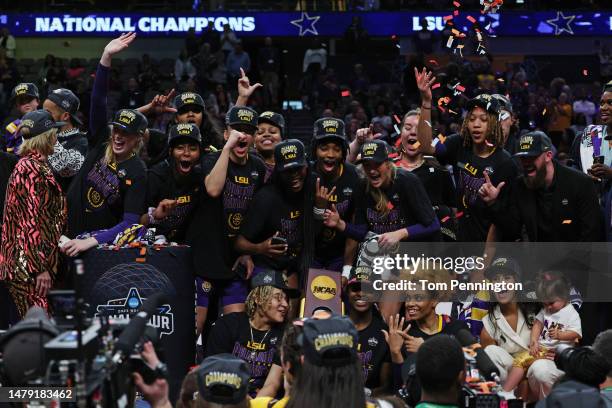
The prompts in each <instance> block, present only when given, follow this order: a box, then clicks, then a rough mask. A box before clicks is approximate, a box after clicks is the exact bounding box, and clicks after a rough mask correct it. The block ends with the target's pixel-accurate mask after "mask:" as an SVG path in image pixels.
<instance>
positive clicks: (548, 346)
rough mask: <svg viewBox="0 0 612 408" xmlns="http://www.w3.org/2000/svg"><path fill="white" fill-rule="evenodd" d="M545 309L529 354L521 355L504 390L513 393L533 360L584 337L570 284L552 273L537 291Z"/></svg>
mask: <svg viewBox="0 0 612 408" xmlns="http://www.w3.org/2000/svg"><path fill="white" fill-rule="evenodd" d="M536 293H537V294H538V298H539V299H541V300H542V304H543V306H544V307H543V308H542V309H541V310H540V312H539V313H538V314H537V315H536V319H535V322H534V323H533V327H532V328H531V342H530V344H529V351H525V352H522V353H519V354H518V355H517V356H516V357H515V358H514V361H513V362H512V370H510V373H509V374H508V378H507V379H506V382H505V383H504V391H512V390H514V389H515V388H516V387H517V386H518V385H519V383H520V382H521V380H522V379H523V378H524V377H525V373H526V372H527V369H528V368H529V367H530V366H531V364H533V362H534V361H536V360H539V359H543V358H546V354H547V353H548V352H549V351H551V350H552V351H554V350H555V348H556V347H557V346H558V345H560V344H567V345H574V344H576V342H577V341H578V340H580V338H581V337H582V324H581V322H580V316H579V315H578V312H577V311H576V309H575V308H574V306H572V305H571V303H570V302H569V299H570V284H569V282H568V281H567V279H566V278H565V277H563V276H562V275H558V276H557V274H555V273H552V272H545V273H543V274H542V275H541V277H540V280H539V282H538V286H537V289H536Z"/></svg>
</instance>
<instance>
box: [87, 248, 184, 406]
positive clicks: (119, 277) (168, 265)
mask: <svg viewBox="0 0 612 408" xmlns="http://www.w3.org/2000/svg"><path fill="white" fill-rule="evenodd" d="M139 251H140V249H136V248H128V249H121V250H119V251H111V250H103V249H92V250H90V251H87V252H86V253H85V254H84V255H83V262H84V266H85V276H84V278H83V279H82V288H81V290H82V291H83V292H82V293H83V296H84V298H85V302H86V303H88V304H89V305H90V310H89V314H90V316H94V315H96V314H98V315H99V314H104V315H110V316H112V317H115V318H118V319H121V318H126V317H127V316H129V315H131V314H133V313H135V311H136V310H138V308H139V307H140V305H141V304H142V302H143V301H144V300H145V299H146V298H147V297H148V296H150V295H152V294H153V293H155V292H158V291H161V292H163V293H165V294H166V295H167V296H168V299H169V302H168V304H166V305H162V307H160V308H159V309H158V313H157V314H156V315H155V316H153V317H152V319H151V320H150V321H149V324H150V325H153V326H155V327H157V329H158V332H159V334H160V341H161V346H162V347H163V349H164V350H165V354H164V357H165V362H166V364H167V365H168V372H169V378H168V382H169V384H170V396H171V398H172V400H173V401H174V400H175V399H176V398H175V397H176V396H177V395H178V392H179V391H180V387H181V381H182V379H183V377H184V376H185V375H186V374H187V372H188V370H189V367H191V366H192V365H193V362H194V358H195V354H194V353H195V328H194V322H195V309H194V296H195V295H194V278H193V273H192V270H191V264H190V262H189V260H190V259H191V254H190V251H191V249H190V248H188V247H168V248H161V249H160V250H149V251H148V253H147V254H146V255H145V256H141V255H139ZM137 258H140V259H139V261H140V262H136V259H137ZM142 261H144V262H142Z"/></svg>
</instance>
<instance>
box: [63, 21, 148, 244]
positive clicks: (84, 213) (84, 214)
mask: <svg viewBox="0 0 612 408" xmlns="http://www.w3.org/2000/svg"><path fill="white" fill-rule="evenodd" d="M135 37H136V34H135V33H130V34H122V35H121V36H120V37H119V38H115V39H114V40H112V41H111V42H109V43H108V44H107V45H106V47H105V48H104V52H103V53H102V57H101V58H100V63H99V64H98V69H97V71H96V79H95V82H94V86H93V90H92V94H91V110H90V116H89V152H88V153H87V157H86V159H85V162H84V163H83V166H82V167H81V170H80V172H79V174H78V175H77V176H75V178H74V180H73V182H72V184H71V186H70V188H69V190H68V200H69V202H70V207H69V208H68V210H69V213H68V233H67V234H68V235H69V236H76V238H75V239H73V240H71V241H69V242H67V243H66V244H64V245H63V246H62V251H63V252H64V253H65V254H67V255H68V256H77V255H78V254H80V253H82V252H84V251H86V250H88V249H90V248H93V247H95V246H96V245H98V244H104V243H111V244H112V243H116V242H119V241H118V237H119V236H123V237H124V240H123V241H121V243H124V242H127V241H126V240H125V238H126V237H127V238H128V240H129V239H131V238H133V237H134V234H133V233H134V231H139V229H138V228H133V226H134V225H138V224H139V220H140V216H141V214H143V213H144V212H145V196H146V168H145V165H144V163H143V162H142V160H140V158H139V157H138V154H137V153H138V151H139V149H140V147H141V146H142V144H143V138H144V137H145V133H146V131H147V125H148V123H147V119H146V117H145V116H144V115H143V114H142V113H140V112H138V111H136V110H132V109H120V110H119V111H117V112H116V113H115V115H114V117H113V121H112V122H111V123H110V125H111V126H108V125H107V122H106V117H107V116H106V110H107V105H106V99H107V97H106V96H107V93H108V83H109V74H110V65H111V60H112V58H113V56H114V55H115V54H117V53H119V52H120V51H122V50H124V49H126V48H127V47H128V46H129V44H130V43H131V42H132V41H133V40H134V38H135ZM132 229H134V231H132ZM130 232H131V233H130Z"/></svg>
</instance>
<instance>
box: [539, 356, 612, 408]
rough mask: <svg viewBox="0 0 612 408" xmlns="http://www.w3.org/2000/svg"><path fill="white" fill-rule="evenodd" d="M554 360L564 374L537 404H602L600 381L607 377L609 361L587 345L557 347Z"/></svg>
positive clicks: (545, 405) (594, 405)
mask: <svg viewBox="0 0 612 408" xmlns="http://www.w3.org/2000/svg"><path fill="white" fill-rule="evenodd" d="M555 364H557V367H558V368H559V369H560V370H563V371H564V372H565V376H564V377H563V378H562V379H561V380H560V381H559V382H558V383H557V384H556V385H555V387H554V388H553V389H552V392H551V393H550V395H549V396H548V397H546V399H545V400H542V401H540V402H538V404H537V405H536V408H545V407H561V408H563V407H601V406H603V398H602V395H601V394H600V393H599V385H600V384H601V383H603V382H604V381H605V380H606V375H607V374H608V373H609V372H610V365H609V364H608V362H607V361H606V360H605V359H603V358H602V356H601V355H599V354H598V353H596V352H595V351H594V350H593V349H592V348H590V347H577V348H573V347H566V348H565V349H563V350H561V351H560V350H559V349H557V356H556V357H555Z"/></svg>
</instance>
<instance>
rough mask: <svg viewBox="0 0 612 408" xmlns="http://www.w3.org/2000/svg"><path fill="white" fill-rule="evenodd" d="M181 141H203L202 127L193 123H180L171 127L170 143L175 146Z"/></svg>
mask: <svg viewBox="0 0 612 408" xmlns="http://www.w3.org/2000/svg"><path fill="white" fill-rule="evenodd" d="M180 142H194V143H198V144H200V143H202V134H201V133H200V129H198V127H197V126H196V125H194V124H193V123H179V124H177V125H174V126H172V127H171V128H170V135H169V136H168V145H169V146H170V147H174V146H176V145H177V144H179V143H180Z"/></svg>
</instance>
